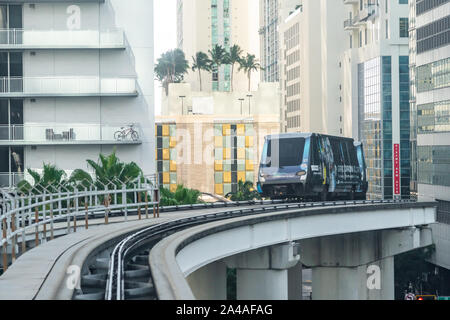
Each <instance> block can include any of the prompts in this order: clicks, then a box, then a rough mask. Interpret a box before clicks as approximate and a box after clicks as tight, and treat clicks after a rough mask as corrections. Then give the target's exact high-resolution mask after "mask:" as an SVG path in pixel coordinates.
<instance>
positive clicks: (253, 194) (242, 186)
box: [226, 180, 261, 201]
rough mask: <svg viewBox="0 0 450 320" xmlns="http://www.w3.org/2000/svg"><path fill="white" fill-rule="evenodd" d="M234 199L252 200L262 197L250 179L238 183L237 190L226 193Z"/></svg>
mask: <svg viewBox="0 0 450 320" xmlns="http://www.w3.org/2000/svg"><path fill="white" fill-rule="evenodd" d="M226 197H227V198H229V199H230V200H232V201H250V200H255V199H261V196H260V195H259V193H258V192H257V191H256V190H255V189H254V187H253V183H252V182H250V181H247V182H243V181H242V180H240V181H239V183H238V188H237V192H235V193H232V192H231V193H229V194H227V195H226Z"/></svg>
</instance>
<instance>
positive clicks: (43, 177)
mask: <svg viewBox="0 0 450 320" xmlns="http://www.w3.org/2000/svg"><path fill="white" fill-rule="evenodd" d="M27 172H28V173H29V175H30V176H31V177H32V178H33V185H32V184H30V183H29V182H28V181H26V180H23V181H21V182H19V184H18V186H17V188H18V189H19V191H20V192H23V193H27V194H29V193H31V194H43V193H54V192H57V191H58V188H59V187H61V186H62V187H64V186H66V185H67V180H66V178H67V175H66V173H65V172H64V170H60V169H58V168H57V167H56V166H55V165H51V164H45V163H44V164H43V170H42V174H39V173H38V172H36V171H34V170H32V169H28V170H27Z"/></svg>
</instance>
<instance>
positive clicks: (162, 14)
mask: <svg viewBox="0 0 450 320" xmlns="http://www.w3.org/2000/svg"><path fill="white" fill-rule="evenodd" d="M176 4H177V1H176V0H154V1H153V5H154V19H155V20H154V21H155V38H154V39H155V61H156V59H158V58H159V56H160V55H161V53H163V52H165V51H167V50H170V49H174V48H175V47H176V45H177V17H176ZM155 114H157V115H159V114H161V86H160V83H159V82H158V81H156V80H155Z"/></svg>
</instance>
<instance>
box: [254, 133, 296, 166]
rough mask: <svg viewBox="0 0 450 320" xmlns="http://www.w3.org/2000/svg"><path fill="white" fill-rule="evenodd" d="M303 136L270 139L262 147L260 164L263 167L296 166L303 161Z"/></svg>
mask: <svg viewBox="0 0 450 320" xmlns="http://www.w3.org/2000/svg"><path fill="white" fill-rule="evenodd" d="M304 149H305V139H304V138H284V139H271V140H268V141H266V143H265V145H264V149H263V155H262V161H261V166H262V167H264V168H283V167H298V166H300V165H301V164H302V161H303V152H304Z"/></svg>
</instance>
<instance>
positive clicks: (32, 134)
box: [0, 0, 155, 187]
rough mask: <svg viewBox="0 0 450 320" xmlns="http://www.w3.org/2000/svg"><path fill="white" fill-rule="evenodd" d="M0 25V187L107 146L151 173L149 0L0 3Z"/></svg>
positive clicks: (79, 163) (67, 165)
mask: <svg viewBox="0 0 450 320" xmlns="http://www.w3.org/2000/svg"><path fill="white" fill-rule="evenodd" d="M0 28H1V29H0V49H1V51H0V172H1V173H0V178H1V180H0V184H1V186H2V187H9V186H12V185H14V184H15V183H17V181H18V180H20V179H22V178H23V173H24V172H26V169H27V168H31V169H38V170H39V169H41V168H42V166H43V163H51V164H56V165H57V166H58V167H59V168H60V169H64V170H66V171H67V173H68V174H70V172H71V171H72V170H74V169H77V168H81V169H87V164H86V159H93V160H97V159H98V156H99V154H100V153H110V152H111V151H112V150H113V148H117V155H118V156H119V157H120V159H121V160H122V161H135V162H137V163H138V164H139V165H140V166H141V167H142V169H143V170H144V172H145V173H147V174H150V173H153V172H154V170H155V168H154V167H155V166H154V153H153V152H154V111H153V35H152V34H153V32H152V30H153V3H152V1H148V0H131V1H130V0H129V1H123V0H104V1H81V2H74V3H72V2H68V1H63V0H61V1H39V0H38V1H13V0H11V1H1V4H0ZM131 124H133V125H134V126H133V128H130V125H131ZM122 128H123V130H128V131H127V132H126V133H127V134H126V136H124V137H123V138H120V137H119V136H120V135H119V134H115V133H116V132H117V131H121V130H122Z"/></svg>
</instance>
